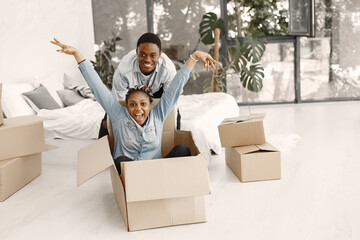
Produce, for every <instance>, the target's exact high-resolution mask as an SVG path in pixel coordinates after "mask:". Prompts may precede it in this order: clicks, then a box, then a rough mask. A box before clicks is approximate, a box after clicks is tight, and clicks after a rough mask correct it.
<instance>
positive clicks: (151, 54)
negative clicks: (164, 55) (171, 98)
mask: <svg viewBox="0 0 360 240" xmlns="http://www.w3.org/2000/svg"><path fill="white" fill-rule="evenodd" d="M136 54H137V56H138V58H139V67H140V71H141V72H142V73H143V74H145V75H149V74H151V73H152V72H153V71H154V70H155V67H156V64H157V63H158V61H159V58H160V56H161V51H160V49H159V47H158V46H157V45H156V44H155V43H141V44H140V45H139V47H138V48H137V49H136Z"/></svg>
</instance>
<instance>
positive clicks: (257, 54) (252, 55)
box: [240, 34, 266, 63]
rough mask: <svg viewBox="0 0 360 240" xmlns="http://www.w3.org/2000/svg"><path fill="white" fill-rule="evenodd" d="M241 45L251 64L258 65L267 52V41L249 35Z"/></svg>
mask: <svg viewBox="0 0 360 240" xmlns="http://www.w3.org/2000/svg"><path fill="white" fill-rule="evenodd" d="M240 45H241V51H242V53H243V55H244V57H245V58H246V59H247V60H248V61H249V62H252V63H257V62H259V61H260V60H261V57H262V56H263V54H264V52H265V50H266V39H265V38H262V37H259V36H257V35H250V34H248V35H246V36H245V37H244V38H243V39H242V41H241V43H240Z"/></svg>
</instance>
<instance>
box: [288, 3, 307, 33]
mask: <svg viewBox="0 0 360 240" xmlns="http://www.w3.org/2000/svg"><path fill="white" fill-rule="evenodd" d="M289 2H290V22H289V31H290V34H292V35H308V36H310V35H311V33H310V26H311V15H310V11H311V6H310V4H311V0H290V1H289Z"/></svg>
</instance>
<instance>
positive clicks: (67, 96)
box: [56, 89, 85, 107]
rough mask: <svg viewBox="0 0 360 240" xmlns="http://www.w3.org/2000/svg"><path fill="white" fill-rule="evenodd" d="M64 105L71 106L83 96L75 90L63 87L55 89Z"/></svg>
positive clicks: (82, 98)
mask: <svg viewBox="0 0 360 240" xmlns="http://www.w3.org/2000/svg"><path fill="white" fill-rule="evenodd" d="M56 92H57V94H58V95H59V97H60V99H61V101H62V102H63V103H64V105H65V107H67V106H72V105H74V104H76V103H78V102H80V101H82V100H84V99H85V98H84V97H82V96H80V95H79V94H78V93H77V92H75V91H73V90H70V89H63V90H58V91H56Z"/></svg>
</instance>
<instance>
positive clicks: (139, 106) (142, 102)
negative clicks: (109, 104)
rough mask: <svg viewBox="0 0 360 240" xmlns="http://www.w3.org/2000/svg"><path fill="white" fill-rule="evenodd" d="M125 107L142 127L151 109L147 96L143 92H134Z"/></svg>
mask: <svg viewBox="0 0 360 240" xmlns="http://www.w3.org/2000/svg"><path fill="white" fill-rule="evenodd" d="M126 106H127V109H128V111H129V113H130V115H131V117H132V118H134V119H135V121H136V122H137V123H138V124H139V125H140V126H142V127H143V126H144V124H145V121H146V119H147V117H148V116H149V112H150V109H151V102H150V99H149V96H148V95H147V94H146V93H144V92H136V93H134V94H132V95H131V96H130V97H129V99H128V103H127V105H126Z"/></svg>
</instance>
